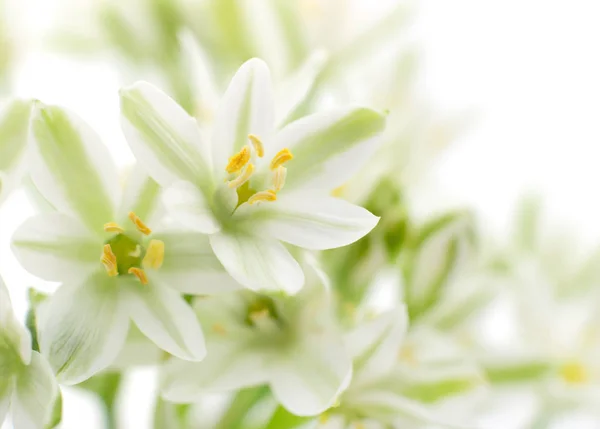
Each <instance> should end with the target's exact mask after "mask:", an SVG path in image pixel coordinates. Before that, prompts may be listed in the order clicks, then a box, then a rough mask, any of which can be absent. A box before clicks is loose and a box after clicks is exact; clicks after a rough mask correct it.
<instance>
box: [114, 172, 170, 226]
mask: <svg viewBox="0 0 600 429" xmlns="http://www.w3.org/2000/svg"><path fill="white" fill-rule="evenodd" d="M160 196H161V188H160V185H159V184H158V183H157V182H156V181H155V180H154V179H152V178H151V177H150V176H149V175H148V174H147V173H146V171H145V170H144V169H143V168H142V167H141V166H140V165H139V164H136V165H135V166H134V167H133V168H132V169H131V171H130V172H129V174H128V175H127V178H126V181H125V189H124V191H123V197H122V199H121V205H120V207H119V214H120V216H121V218H118V219H115V221H116V222H117V223H119V224H120V225H121V226H124V227H126V228H127V227H128V226H129V225H131V221H130V220H129V217H128V214H129V212H134V213H135V214H136V215H137V216H138V217H139V218H140V219H143V220H144V222H145V223H146V224H147V225H153V224H154V220H158V219H161V217H162V216H164V208H163V206H162V204H161V201H160ZM131 226H132V227H133V225H131Z"/></svg>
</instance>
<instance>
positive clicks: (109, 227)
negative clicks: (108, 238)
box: [104, 222, 125, 234]
mask: <svg viewBox="0 0 600 429" xmlns="http://www.w3.org/2000/svg"><path fill="white" fill-rule="evenodd" d="M104 231H106V232H116V233H117V234H122V233H123V232H125V230H124V229H123V228H121V227H120V226H119V225H118V224H117V223H116V222H109V223H105V224H104Z"/></svg>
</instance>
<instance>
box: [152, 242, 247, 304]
mask: <svg viewBox="0 0 600 429" xmlns="http://www.w3.org/2000/svg"><path fill="white" fill-rule="evenodd" d="M152 238H153V239H157V240H161V241H163V242H164V243H165V260H164V262H163V265H162V266H161V267H160V269H159V270H157V271H156V272H153V273H152V278H157V279H159V280H160V282H161V283H162V284H164V285H165V286H169V287H171V288H173V289H175V290H178V291H179V292H182V293H187V294H193V295H205V294H214V293H222V292H231V291H233V290H236V289H239V288H241V285H240V284H239V283H238V282H236V281H235V280H234V279H233V278H232V277H231V276H230V275H229V274H228V273H227V271H225V268H223V265H221V262H220V261H219V260H218V259H217V257H216V256H215V254H214V252H213V250H212V247H211V246H210V243H209V241H208V237H207V236H206V235H204V234H199V233H194V232H182V231H170V232H157V233H154V234H153V235H152Z"/></svg>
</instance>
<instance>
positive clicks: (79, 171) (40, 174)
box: [31, 103, 120, 234]
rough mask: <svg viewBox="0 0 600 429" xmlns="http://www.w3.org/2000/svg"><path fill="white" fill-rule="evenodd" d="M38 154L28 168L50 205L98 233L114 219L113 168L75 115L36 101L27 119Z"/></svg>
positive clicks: (115, 181) (116, 188) (105, 152)
mask: <svg viewBox="0 0 600 429" xmlns="http://www.w3.org/2000/svg"><path fill="white" fill-rule="evenodd" d="M31 129H32V133H31V136H32V138H33V141H34V142H35V143H36V146H37V149H38V153H39V155H40V156H39V158H38V162H37V163H36V164H35V165H34V167H33V169H32V179H33V181H34V183H35V186H36V187H37V189H38V190H39V191H40V192H41V194H42V195H43V196H44V198H46V199H47V200H48V201H49V202H50V203H51V204H52V205H53V206H54V207H56V208H57V209H58V210H59V211H61V212H63V213H69V214H72V215H73V216H74V217H76V218H79V219H81V220H82V221H83V223H84V224H86V225H87V226H88V227H89V228H90V229H91V230H92V231H98V233H99V234H101V233H102V232H103V231H102V225H104V224H105V223H106V222H110V221H112V220H114V212H115V210H114V209H115V206H116V203H117V199H118V198H119V195H120V192H119V189H120V188H119V183H118V177H117V172H116V168H115V166H114V164H113V161H112V159H111V158H110V155H109V153H108V150H107V148H106V146H104V145H103V144H102V142H101V140H100V137H99V136H98V135H97V134H96V132H95V131H94V130H92V128H91V127H90V126H89V125H88V124H86V123H85V122H84V121H83V120H82V119H81V118H79V117H78V116H77V115H75V114H73V113H71V112H69V111H67V110H65V109H62V108H60V107H56V106H44V105H42V104H41V103H39V104H37V105H36V108H35V109H34V113H33V119H32V123H31Z"/></svg>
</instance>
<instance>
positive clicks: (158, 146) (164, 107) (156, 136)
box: [120, 82, 212, 187]
mask: <svg viewBox="0 0 600 429" xmlns="http://www.w3.org/2000/svg"><path fill="white" fill-rule="evenodd" d="M120 94H121V126H122V128H123V133H124V134H125V137H126V138H127V142H128V143H129V146H130V147H131V150H132V151H133V153H134V155H135V156H136V158H137V160H138V162H140V163H142V164H143V165H144V167H145V168H146V170H147V171H148V174H150V175H151V176H152V177H153V178H154V180H156V181H157V182H158V183H160V184H161V185H162V186H168V185H170V184H171V183H173V182H174V181H176V180H188V181H191V182H194V183H196V184H198V185H202V186H206V187H209V186H211V183H210V182H211V180H212V179H211V175H212V173H211V162H210V153H209V149H208V145H206V144H205V143H204V142H203V138H202V135H201V133H200V129H199V128H198V124H197V123H196V120H195V119H194V118H192V117H191V116H190V115H188V114H187V113H186V111H185V110H184V109H183V108H182V107H181V106H179V105H178V104H177V103H176V102H175V101H174V100H173V99H172V98H170V97H169V96H168V95H166V94H165V93H164V92H162V91H161V90H159V89H157V88H155V87H154V86H152V85H150V84H149V83H147V82H137V83H135V84H134V85H132V86H130V87H127V88H123V89H121V91H120Z"/></svg>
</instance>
